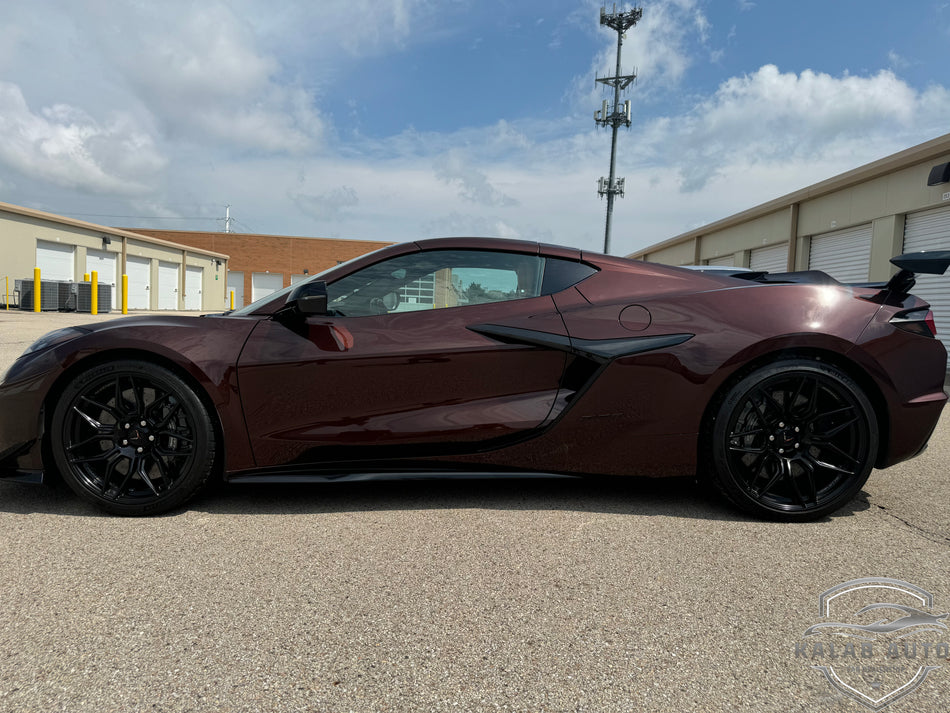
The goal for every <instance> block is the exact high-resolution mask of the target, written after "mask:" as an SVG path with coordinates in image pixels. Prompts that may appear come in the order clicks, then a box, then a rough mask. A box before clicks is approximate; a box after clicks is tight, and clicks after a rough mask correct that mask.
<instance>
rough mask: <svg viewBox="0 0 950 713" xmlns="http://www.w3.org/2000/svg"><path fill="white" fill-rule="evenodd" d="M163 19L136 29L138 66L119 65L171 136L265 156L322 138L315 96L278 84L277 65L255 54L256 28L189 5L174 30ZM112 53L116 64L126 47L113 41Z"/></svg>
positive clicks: (132, 17)
mask: <svg viewBox="0 0 950 713" xmlns="http://www.w3.org/2000/svg"><path fill="white" fill-rule="evenodd" d="M153 19H155V18H152V17H149V16H148V15H145V16H144V17H143V16H141V15H138V14H134V13H132V14H129V15H127V16H125V17H124V18H120V20H121V21H124V23H126V24H132V23H137V22H141V21H142V20H146V21H150V20H153ZM162 19H163V21H157V20H156V22H154V23H151V22H150V23H149V25H148V26H147V27H146V28H145V29H140V30H138V34H139V38H138V39H139V44H138V47H137V48H136V50H135V52H136V58H135V61H131V62H130V61H127V60H126V61H122V62H118V63H117V67H119V68H120V70H119V71H121V72H122V73H123V74H124V77H125V80H126V81H127V82H128V83H129V84H130V86H131V88H132V89H133V90H134V92H135V94H136V96H137V97H138V99H139V100H140V101H141V102H142V103H143V104H144V105H145V106H146V107H147V108H148V109H149V111H150V112H151V113H152V115H153V116H154V117H155V118H156V120H157V121H158V123H159V125H160V126H162V127H163V129H164V132H165V133H166V134H167V135H168V136H170V137H172V138H175V139H185V140H195V141H201V142H205V141H207V140H208V139H211V140H215V141H220V142H224V143H227V144H230V145H232V146H235V147H237V148H238V149H250V150H260V151H299V150H302V149H305V148H307V147H309V146H310V145H311V144H312V143H313V142H314V141H315V140H317V139H318V138H319V136H320V134H321V132H322V125H321V121H320V118H319V116H318V115H317V112H316V110H315V108H314V106H313V104H314V101H313V97H312V96H310V95H309V94H308V93H307V92H306V91H304V90H302V89H299V88H295V87H293V85H292V84H291V85H287V84H281V83H280V82H278V81H277V79H276V77H277V75H278V74H279V73H280V70H281V67H280V64H279V63H278V61H277V60H276V59H275V58H274V57H272V56H269V55H267V54H265V53H262V52H261V51H259V50H258V49H257V47H256V41H255V35H254V32H253V30H252V28H251V27H250V26H249V25H248V24H247V23H246V22H244V21H242V20H240V19H238V17H237V16H236V15H235V14H234V13H233V12H232V11H231V10H230V9H228V8H226V7H224V6H222V5H214V4H212V5H207V6H205V5H200V6H189V7H188V8H183V12H182V13H181V14H180V15H178V16H177V17H176V18H174V27H168V17H167V15H166V16H164V17H163V18H162ZM109 52H110V54H111V55H112V56H114V57H116V58H117V59H118V57H119V56H120V55H124V54H125V53H126V52H127V48H126V47H125V46H124V44H123V45H122V46H117V45H116V44H113V45H111V46H110V48H109Z"/></svg>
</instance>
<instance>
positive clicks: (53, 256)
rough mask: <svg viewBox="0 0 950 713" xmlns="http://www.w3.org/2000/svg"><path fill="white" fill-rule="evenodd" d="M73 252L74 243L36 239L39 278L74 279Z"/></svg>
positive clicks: (74, 249)
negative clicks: (67, 243)
mask: <svg viewBox="0 0 950 713" xmlns="http://www.w3.org/2000/svg"><path fill="white" fill-rule="evenodd" d="M75 254H76V247H75V246H74V245H60V244H59V243H48V242H46V241H45V240H37V241H36V266H37V267H38V268H40V279H42V280H65V281H67V282H73V281H74V280H75V279H76V276H75V274H74V273H75V266H76V261H75ZM24 277H32V275H24Z"/></svg>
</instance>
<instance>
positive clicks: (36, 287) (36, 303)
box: [33, 267, 40, 312]
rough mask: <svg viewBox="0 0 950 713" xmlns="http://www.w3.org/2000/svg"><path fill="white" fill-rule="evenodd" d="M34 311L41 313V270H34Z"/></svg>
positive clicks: (36, 268)
mask: <svg viewBox="0 0 950 713" xmlns="http://www.w3.org/2000/svg"><path fill="white" fill-rule="evenodd" d="M33 311H34V312H39V311H40V268H38V267H34V268H33Z"/></svg>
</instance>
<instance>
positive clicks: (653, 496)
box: [0, 476, 869, 521]
mask: <svg viewBox="0 0 950 713" xmlns="http://www.w3.org/2000/svg"><path fill="white" fill-rule="evenodd" d="M868 507H869V505H868V496H867V493H865V492H863V491H862V492H861V493H859V494H858V496H857V497H856V498H855V499H853V500H852V501H851V502H850V503H848V504H847V505H846V506H845V507H844V508H842V509H841V510H839V511H838V512H836V513H835V514H834V515H833V517H841V516H846V515H851V514H854V513H857V512H860V511H863V510H867V509H868ZM472 509H485V510H512V511H530V510H538V511H553V510H563V511H569V512H594V513H610V514H624V515H641V516H665V517H674V518H692V519H701V520H725V521H747V520H754V519H755V518H753V517H752V516H749V515H746V514H744V513H742V512H739V511H738V510H736V509H735V508H733V507H731V506H730V505H728V504H727V503H725V502H724V501H723V500H722V499H721V498H720V497H718V496H717V495H716V494H715V493H714V492H712V491H711V489H710V488H709V487H708V486H705V485H703V484H701V483H697V482H696V481H695V480H694V479H692V478H637V477H627V478H562V477H544V476H540V477H538V476H535V477H528V478H521V477H511V476H505V477H476V478H470V477H464V478H458V477H444V478H440V479H414V478H410V477H406V478H402V479H397V480H365V481H357V482H339V483H302V484H284V483H273V484H225V483H219V484H212V485H211V486H210V487H208V488H207V489H206V490H205V491H203V492H202V493H200V494H199V495H198V496H197V497H196V498H195V499H193V500H191V501H190V502H189V503H187V504H186V506H185V507H184V508H180V509H178V510H174V511H172V512H170V513H167V514H166V515H163V516H160V517H176V516H178V515H181V514H182V513H185V512H189V511H198V512H202V513H207V514H209V515H261V514H266V515H278V514H287V515H306V514H310V515H319V514H328V513H346V512H373V511H384V512H385V511H410V510H472ZM3 512H6V513H15V514H27V513H36V512H39V513H47V514H56V515H72V516H82V517H90V516H92V517H95V516H98V515H101V516H104V517H111V516H109V515H106V514H104V513H101V512H100V511H98V510H96V509H95V508H94V507H92V506H91V505H88V504H86V503H84V502H82V501H80V500H79V499H78V498H77V497H76V496H75V495H74V494H73V493H72V491H70V490H69V489H68V488H67V487H66V486H65V485H63V484H62V483H54V484H52V485H45V486H40V487H37V486H28V485H20V484H16V483H0V513H3ZM829 519H831V518H827V517H826V518H824V520H829Z"/></svg>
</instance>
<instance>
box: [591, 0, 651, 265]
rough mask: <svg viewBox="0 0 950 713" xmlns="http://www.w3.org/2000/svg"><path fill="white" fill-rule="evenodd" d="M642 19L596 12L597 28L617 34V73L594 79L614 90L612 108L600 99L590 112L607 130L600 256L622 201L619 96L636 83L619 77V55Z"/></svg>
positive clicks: (625, 108) (625, 111)
mask: <svg viewBox="0 0 950 713" xmlns="http://www.w3.org/2000/svg"><path fill="white" fill-rule="evenodd" d="M641 17H643V9H642V8H639V7H635V8H632V9H630V10H621V11H620V12H617V5H616V4H614V6H613V10H612V11H611V12H609V13H608V12H607V7H606V6H604V7H602V8H600V24H601V25H606V26H607V27H609V28H610V29H612V30H614V31H616V33H617V71H616V73H615V74H614V76H612V77H598V76H596V75H595V76H594V81H595V83H598V84H603V85H605V86H608V87H613V89H614V100H613V104H609V103H608V101H607V100H606V99H604V102H603V104H602V105H601V108H600V109H599V110H597V111H595V112H594V122H595V123H596V124H597V125H598V126H604V127H606V126H610V127H611V129H612V131H611V137H610V176H609V177H608V178H604V177H603V176H601V178H600V180H599V181H598V182H597V194H598V195H599V196H600V197H601V198H603V197H604V196H607V221H606V226H605V227H604V253H607V254H609V253H610V224H611V222H612V220H613V214H614V196H620V197H621V198H623V184H624V179H623V178H619V177H617V175H616V165H617V130H618V129H619V128H620V127H621V126H626V127H627V128H630V100H629V99H627V100H626V101H625V102H624V103H623V104H621V103H620V93H621V92H622V91H624V90H626V88H627V87H629V86H630V85H631V84H633V82H634V81H636V79H637V73H636V71H634V72H633V74H621V73H620V72H621V70H620V52H621V50H622V49H623V40H624V37H625V36H626V34H625V33H626V32H627V30H628V29H630V28H631V27H633V26H634V25H636V24H637V23H638V22H639V21H640V18H641Z"/></svg>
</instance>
